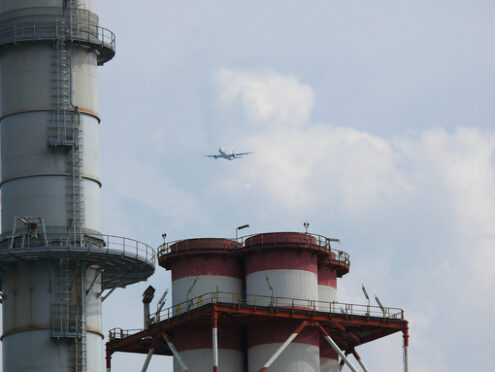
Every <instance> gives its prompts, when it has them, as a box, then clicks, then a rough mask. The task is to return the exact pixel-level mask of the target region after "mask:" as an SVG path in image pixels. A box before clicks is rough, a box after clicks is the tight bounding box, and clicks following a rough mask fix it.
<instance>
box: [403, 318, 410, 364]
mask: <svg viewBox="0 0 495 372" xmlns="http://www.w3.org/2000/svg"><path fill="white" fill-rule="evenodd" d="M403 335H404V353H403V360H404V372H408V371H409V365H408V364H409V363H408V355H407V348H408V347H409V328H407V327H406V328H405V329H404V331H403Z"/></svg>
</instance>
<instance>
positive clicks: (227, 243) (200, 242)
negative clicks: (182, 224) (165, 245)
mask: <svg viewBox="0 0 495 372" xmlns="http://www.w3.org/2000/svg"><path fill="white" fill-rule="evenodd" d="M240 248H241V244H239V243H237V242H235V241H233V240H230V239H218V238H200V239H187V240H181V241H179V242H176V243H174V244H172V245H170V247H169V249H170V253H177V252H184V251H185V252H189V251H191V252H194V251H201V250H205V251H212V250H220V251H223V250H225V251H233V250H238V249H240Z"/></svg>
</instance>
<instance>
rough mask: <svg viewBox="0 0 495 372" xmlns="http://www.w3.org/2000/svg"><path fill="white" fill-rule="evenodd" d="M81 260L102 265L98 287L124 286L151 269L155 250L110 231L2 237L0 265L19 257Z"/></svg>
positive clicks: (146, 276)
mask: <svg viewBox="0 0 495 372" xmlns="http://www.w3.org/2000/svg"><path fill="white" fill-rule="evenodd" d="M61 258H64V259H69V260H71V261H84V262H85V263H86V264H88V265H95V266H98V267H99V268H100V269H102V288H103V289H108V288H117V287H125V286H126V285H129V284H132V283H136V282H140V281H143V280H146V279H147V278H148V277H149V276H151V275H152V274H153V272H154V271H155V251H154V250H153V248H151V247H150V246H148V245H146V244H144V243H142V242H139V241H137V240H134V239H129V238H124V237H119V236H114V235H96V234H92V235H84V236H83V237H82V239H73V237H72V236H71V237H67V236H66V235H60V234H47V235H46V238H45V235H41V234H40V235H38V236H36V237H31V236H27V237H26V236H24V240H23V236H22V235H16V236H10V237H2V240H1V241H0V266H3V265H9V264H15V263H17V262H19V261H39V260H52V259H61Z"/></svg>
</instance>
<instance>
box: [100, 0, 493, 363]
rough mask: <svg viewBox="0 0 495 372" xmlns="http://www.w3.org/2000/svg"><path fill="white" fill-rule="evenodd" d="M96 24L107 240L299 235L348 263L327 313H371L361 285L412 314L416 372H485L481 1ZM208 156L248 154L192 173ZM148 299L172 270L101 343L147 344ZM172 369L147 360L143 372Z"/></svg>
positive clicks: (380, 359) (305, 6)
mask: <svg viewBox="0 0 495 372" xmlns="http://www.w3.org/2000/svg"><path fill="white" fill-rule="evenodd" d="M99 15H100V24H101V25H102V26H103V27H107V28H109V29H111V30H112V31H114V32H115V33H116V35H117V55H116V58H115V59H114V60H112V61H111V62H109V63H107V64H106V65H105V66H104V67H103V68H101V69H100V70H99V85H100V89H99V103H100V109H99V112H100V116H101V119H102V124H101V126H100V130H101V131H100V146H101V147H100V164H101V179H102V182H103V187H102V190H101V199H102V221H103V232H104V233H107V234H115V235H124V236H128V237H132V238H136V239H138V240H141V241H143V242H146V243H148V244H150V245H152V246H154V247H156V246H158V244H160V242H161V234H162V233H164V232H165V233H167V239H169V240H178V239H185V238H194V237H227V238H230V237H233V236H235V227H236V226H239V225H242V224H246V223H248V224H250V225H251V228H250V229H249V230H244V231H246V233H250V234H252V233H258V232H265V231H303V230H304V228H303V225H302V224H303V222H304V221H308V222H309V223H310V227H309V231H310V232H314V233H318V234H322V235H325V236H329V237H334V238H339V239H341V244H340V245H339V246H338V247H337V248H338V249H342V250H344V251H346V252H348V253H349V254H350V257H351V270H350V273H349V274H348V275H346V276H345V277H344V278H342V279H341V280H340V282H339V284H338V285H339V294H338V298H339V300H340V301H343V302H354V303H366V300H365V298H364V296H363V294H362V292H361V284H362V283H364V284H365V285H366V287H367V289H368V292H370V294H372V295H374V294H377V295H378V296H379V297H380V299H381V300H382V302H383V303H384V305H385V306H392V307H401V308H404V309H405V312H406V313H405V314H406V318H407V319H408V320H409V322H410V334H411V339H410V345H411V346H410V370H412V371H415V372H433V371H435V372H436V371H449V372H460V371H465V370H489V369H490V366H491V365H492V363H491V362H490V355H491V352H492V351H493V346H494V345H495V336H494V335H495V326H494V325H493V324H494V323H493V321H492V316H493V308H494V306H495V296H493V293H494V290H495V273H494V271H493V267H494V266H495V250H494V245H495V223H494V222H495V162H494V160H495V157H494V155H495V129H494V126H493V121H494V105H493V101H494V98H495V88H494V87H495V73H494V71H495V70H494V68H493V66H494V57H495V52H494V49H493V45H494V42H495V30H494V28H495V3H494V2H493V1H489V0H485V1H482V0H469V1H461V0H449V1H445V0H436V1H432V0H430V1H425V0H416V1H403V0H394V1H385V0H381V1H380V0H377V1H373V2H369V1H355V0H346V1H341V0H334V1H315V0H308V1H304V2H303V1H295V0H283V1H281V0H271V1H266V0H265V1H261V0H251V1H221V0H208V1H202V0H198V1H194V2H193V1H184V0H180V1H175V0H167V1H154V0H149V1H144V2H139V6H136V2H135V1H132V2H131V1H129V0H106V1H100V2H99ZM220 146H225V147H227V148H229V149H231V148H233V149H234V150H235V151H238V152H244V151H254V152H255V153H254V154H252V155H250V156H248V157H246V158H244V159H242V160H236V161H231V162H229V161H224V160H213V159H208V158H204V157H202V155H204V154H212V153H215V152H216V151H217V149H218V148H219V147H220ZM150 284H152V285H153V286H154V287H155V288H157V292H158V293H161V292H162V291H163V290H165V289H166V288H169V287H170V286H171V285H170V273H168V272H166V271H165V270H164V269H162V268H160V267H157V269H156V273H155V274H154V275H153V277H151V278H150V279H149V280H148V282H147V283H139V284H136V285H133V286H129V287H128V288H126V289H118V290H116V291H115V292H114V294H112V295H111V296H110V297H109V298H108V299H107V300H106V301H105V302H104V306H103V314H104V324H103V325H104V329H105V332H107V330H108V329H110V328H113V327H121V328H124V329H125V328H139V327H141V325H142V307H141V306H142V305H141V302H140V299H141V293H142V292H143V290H144V289H145V288H146V287H147V286H148V285H150ZM169 301H170V299H169ZM168 304H169V302H168ZM152 306H154V304H152ZM401 346H402V339H401V335H400V334H398V335H394V336H389V337H387V338H384V339H382V340H380V341H377V342H374V343H371V344H369V345H364V346H361V347H360V348H358V351H359V353H360V354H361V356H362V358H363V360H364V361H365V363H366V364H367V365H368V367H369V369H370V370H371V371H379V370H382V371H397V370H401V367H402V354H401V353H402V351H401ZM143 360H144V356H140V355H134V354H119V353H118V354H114V357H113V364H112V366H113V368H114V370H116V371H124V370H125V371H131V370H140V368H141V366H142V363H143ZM171 365H172V364H171V359H170V358H167V357H159V356H157V357H154V358H153V359H152V362H151V366H150V368H149V371H150V372H157V371H172V367H171Z"/></svg>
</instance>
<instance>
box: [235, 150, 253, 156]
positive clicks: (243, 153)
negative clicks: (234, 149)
mask: <svg viewBox="0 0 495 372" xmlns="http://www.w3.org/2000/svg"><path fill="white" fill-rule="evenodd" d="M249 154H254V151H251V152H238V153H236V154H234V156H236V157H237V156H244V155H249Z"/></svg>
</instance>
